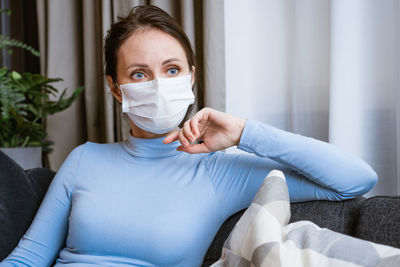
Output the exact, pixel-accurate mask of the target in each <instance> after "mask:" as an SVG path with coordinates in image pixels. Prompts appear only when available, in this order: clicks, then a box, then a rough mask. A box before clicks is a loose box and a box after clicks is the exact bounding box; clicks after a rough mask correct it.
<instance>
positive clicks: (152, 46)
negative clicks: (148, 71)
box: [118, 28, 187, 65]
mask: <svg viewBox="0 0 400 267" xmlns="http://www.w3.org/2000/svg"><path fill="white" fill-rule="evenodd" d="M170 58H177V59H180V60H181V61H182V62H184V63H187V59H186V54H185V50H184V49H183V47H182V45H181V44H180V43H179V41H178V40H176V39H175V38H174V37H172V36H171V35H169V34H168V33H165V32H163V31H161V30H159V29H154V28H153V29H147V30H141V31H138V32H136V33H135V34H133V35H132V36H130V37H129V38H128V39H127V40H125V41H124V43H123V44H122V45H121V47H120V49H119V51H118V59H119V61H120V63H121V64H123V65H131V64H135V63H149V62H153V63H159V64H161V63H162V62H164V61H165V60H168V59H170Z"/></svg>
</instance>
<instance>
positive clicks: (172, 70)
mask: <svg viewBox="0 0 400 267" xmlns="http://www.w3.org/2000/svg"><path fill="white" fill-rule="evenodd" d="M178 71H179V70H178V68H170V69H168V71H167V73H168V75H171V76H175V75H177V74H178Z"/></svg>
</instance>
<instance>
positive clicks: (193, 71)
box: [190, 66, 196, 87]
mask: <svg viewBox="0 0 400 267" xmlns="http://www.w3.org/2000/svg"><path fill="white" fill-rule="evenodd" d="M195 71H196V68H195V67H194V66H192V79H191V80H190V84H191V85H192V87H193V84H194V81H195V79H196V75H195Z"/></svg>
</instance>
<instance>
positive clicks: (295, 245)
mask: <svg viewBox="0 0 400 267" xmlns="http://www.w3.org/2000/svg"><path fill="white" fill-rule="evenodd" d="M289 219H290V201H289V193H288V188H287V184H286V179H285V176H284V174H283V173H282V172H281V171H278V170H273V171H271V172H270V173H269V174H268V176H267V177H266V179H265V180H264V181H263V183H262V185H261V187H260V188H259V190H258V192H257V194H256V196H255V198H254V200H253V202H252V203H251V205H250V206H249V208H248V209H247V210H246V211H245V213H244V214H243V216H242V217H241V218H240V220H239V221H238V222H237V224H236V225H235V227H234V228H233V230H232V232H231V233H230V235H229V237H228V239H227V240H226V241H225V244H224V247H223V250H222V255H221V258H220V259H219V260H218V261H217V262H215V263H214V264H213V265H212V266H213V267H222V266H229V267H244V266H246V267H247V266H249V267H250V266H251V267H253V266H273V267H276V266H290V267H293V266H296V267H297V266H299V267H300V266H307V267H309V266H318V267H325V266H341V267H350V266H351V267H355V266H396V267H399V266H400V249H397V248H394V247H390V246H385V245H381V244H377V243H373V242H369V241H366V240H362V239H359V238H355V237H351V236H348V235H345V234H341V233H338V232H334V231H332V230H329V229H327V228H320V227H318V226H317V225H316V224H314V223H312V222H311V221H299V222H294V223H291V224H288V222H289Z"/></svg>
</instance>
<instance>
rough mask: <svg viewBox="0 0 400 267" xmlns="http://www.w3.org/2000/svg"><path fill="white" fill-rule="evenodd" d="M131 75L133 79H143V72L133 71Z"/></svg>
mask: <svg viewBox="0 0 400 267" xmlns="http://www.w3.org/2000/svg"><path fill="white" fill-rule="evenodd" d="M132 77H133V78H134V79H137V80H140V79H143V78H144V73H142V72H135V73H133V74H132Z"/></svg>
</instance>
